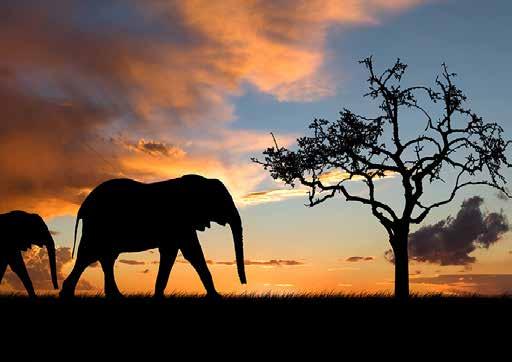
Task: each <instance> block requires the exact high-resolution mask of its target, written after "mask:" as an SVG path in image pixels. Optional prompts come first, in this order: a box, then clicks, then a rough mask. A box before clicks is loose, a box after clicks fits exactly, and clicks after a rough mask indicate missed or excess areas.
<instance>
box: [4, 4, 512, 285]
mask: <svg viewBox="0 0 512 362" xmlns="http://www.w3.org/2000/svg"><path fill="white" fill-rule="evenodd" d="M511 13H512V4H510V2H509V1H506V0H490V1H486V2H483V1H476V0H360V1H357V0H309V1H306V0H304V1H288V0H282V1H266V0H259V1H258V0H248V1H236V0H227V1H222V2H212V1H203V0H184V1H157V0H150V1H147V0H146V1H136V0H129V1H123V2H120V1H113V0H112V1H103V0H101V1H100V0H91V1H87V2H83V1H78V0H72V1H69V0H66V1H64V0H56V1H53V2H52V5H51V6H49V5H48V4H46V3H45V4H43V3H41V2H39V1H35V0H16V1H11V0H4V1H3V2H2V5H1V6H0V18H1V21H0V49H2V55H3V56H2V57H0V78H1V79H2V81H1V82H0V102H1V107H0V109H2V112H1V113H0V114H1V118H2V119H1V121H0V175H2V176H1V178H0V200H1V201H0V212H7V211H9V210H14V209H21V210H27V211H31V212H37V213H39V214H41V215H42V216H43V217H44V218H45V220H46V222H47V224H48V225H49V227H50V229H51V230H52V231H54V232H55V240H56V242H57V246H58V247H59V248H61V249H60V254H58V255H60V258H61V261H60V264H59V272H60V277H61V278H62V277H65V276H66V275H67V273H68V272H69V271H70V269H71V267H72V265H73V260H72V259H71V257H70V255H69V254H70V253H69V250H68V248H70V247H71V246H72V240H73V234H72V233H73V226H74V222H75V215H76V211H77V209H78V207H79V205H80V203H81V201H82V200H83V199H84V197H85V196H86V195H87V194H88V193H89V192H90V191H91V190H92V189H93V188H94V187H95V186H96V185H98V184H99V183H101V182H102V181H105V180H107V179H111V178H118V177H129V178H133V179H136V180H139V181H143V182H153V181H157V180H164V179H169V178H174V177H179V176H181V175H183V174H190V173H198V174H202V175H203V176H206V177H212V178H219V179H221V180H222V181H223V182H224V183H225V185H226V186H227V187H228V189H229V190H230V192H231V193H232V195H233V197H234V199H235V202H236V204H237V206H238V207H239V209H240V213H241V216H242V220H243V224H244V232H245V238H244V240H245V253H246V265H247V266H246V269H247V276H248V284H247V285H246V286H241V285H240V284H239V282H238V277H237V274H236V267H235V266H234V265H232V261H233V260H234V250H233V247H232V240H231V236H230V232H229V230H228V229H226V228H223V227H221V226H220V225H212V228H211V229H208V230H207V231H205V232H201V233H199V238H200V240H201V243H202V246H203V250H204V253H205V257H206V258H207V259H208V260H209V261H210V265H209V267H210V270H211V272H212V275H213V278H214V281H215V284H216V286H217V288H218V290H219V291H220V292H221V293H231V292H235V293H244V292H247V293H251V292H258V293H260V292H263V293H267V292H269V293H289V292H292V293H298V292H310V293H311V292H313V293H316V292H336V293H359V292H389V291H391V290H392V287H393V284H392V282H393V264H392V263H390V262H389V261H388V260H387V259H386V257H385V253H386V251H387V250H388V249H389V245H388V242H387V236H386V233H385V230H384V229H383V228H382V226H381V225H380V224H379V223H378V222H377V220H376V219H374V218H373V216H372V215H371V212H370V210H369V209H367V208H366V207H364V206H363V205H359V204H355V203H347V202H345V201H344V200H343V199H342V198H339V197H338V198H336V199H332V200H329V201H328V202H326V203H324V204H321V205H318V206H316V207H314V208H309V207H306V206H305V204H306V202H307V197H306V195H305V190H304V189H300V188H299V189H296V190H292V191H291V190H290V188H289V187H285V186H284V185H283V184H282V183H279V182H276V181H274V180H272V179H271V178H270V176H269V175H268V173H267V172H265V171H264V170H263V169H262V168H261V167H260V166H259V165H256V164H254V163H252V162H251V161H250V158H251V157H260V158H261V157H262V151H263V150H264V149H265V148H266V147H269V146H272V144H273V140H272V137H271V135H270V132H273V133H274V134H275V136H276V139H277V140H278V142H279V144H280V145H283V146H290V147H293V145H294V142H295V139H296V138H297V137H299V136H301V135H304V134H306V133H307V126H308V124H309V123H310V122H311V121H312V119H314V118H325V119H328V120H335V119H336V117H337V116H338V112H339V111H340V110H342V109H343V108H344V107H346V108H350V109H351V110H354V111H355V112H357V113H361V114H367V113H371V112H372V111H373V110H374V109H375V108H374V105H370V101H369V99H368V98H364V97H363V94H364V93H365V91H366V89H367V88H366V87H367V85H366V83H365V81H366V79H367V74H366V73H365V70H364V69H363V67H362V66H361V65H360V64H358V61H359V60H361V59H363V58H365V57H367V56H369V55H372V56H373V58H374V61H375V64H376V67H377V68H378V69H382V70H383V69H385V68H386V67H388V66H390V65H392V64H393V62H394V61H395V60H396V59H397V58H400V59H402V61H404V62H405V63H407V64H408V65H409V68H408V70H407V73H406V77H405V78H404V82H405V83H406V84H411V85H416V84H425V85H431V86H433V85H434V81H435V77H436V75H437V74H439V72H440V70H441V64H442V63H443V62H445V63H446V64H447V65H448V66H449V69H450V70H451V71H454V72H456V73H457V74H458V77H457V84H458V85H459V87H460V88H462V89H463V90H464V91H465V92H466V94H467V95H468V97H469V105H470V107H471V109H473V110H474V111H476V112H477V113H478V114H480V115H481V116H483V117H484V119H486V120H488V121H496V122H498V123H499V124H501V125H502V126H503V127H504V129H505V134H504V135H505V137H507V138H512V123H511V121H510V111H509V107H508V104H509V102H510V92H509V88H508V86H509V84H510V82H511V81H512V75H511V72H510V69H509V68H508V65H509V64H511V63H512V45H511V43H510V41H509V37H510V25H509V18H510V14H511ZM372 107H373V108H372ZM404 118H405V119H404V135H405V136H407V135H409V136H411V135H414V132H415V128H414V127H413V124H414V120H415V118H414V117H411V118H410V119H409V120H408V119H407V115H405V116H404ZM504 174H505V175H506V176H508V178H509V179H512V172H510V170H506V171H504ZM452 181H453V175H452ZM377 184H378V186H377V191H378V192H380V194H381V195H383V198H384V199H386V200H388V201H389V202H390V203H391V204H393V202H394V200H397V199H398V198H399V197H400V192H401V189H400V182H399V180H397V179H396V178H393V177H390V178H386V179H383V180H380V181H378V183H377ZM351 187H353V188H354V190H359V191H362V190H364V185H361V184H360V183H358V182H354V183H353V185H351ZM447 190H448V189H447V186H436V187H434V188H431V189H429V196H427V199H429V197H430V198H431V200H434V199H435V198H436V197H437V196H438V195H441V194H443V193H446V192H447ZM475 196H479V197H480V198H481V201H475V200H480V199H475ZM468 200H469V201H468ZM471 201H472V202H471ZM511 206H512V204H511V202H510V201H507V200H503V199H501V198H499V197H498V196H497V194H496V192H495V191H493V190H488V189H485V188H478V187H477V188H473V189H467V190H465V191H464V192H461V193H460V194H459V195H458V196H457V197H456V199H455V200H454V201H453V202H452V203H451V204H450V205H447V206H445V207H443V208H441V209H438V210H436V211H435V212H434V213H432V214H431V215H430V216H429V217H428V218H427V220H425V222H424V224H423V225H420V226H418V227H417V228H416V229H415V230H413V231H417V229H419V228H421V227H424V228H425V227H427V229H426V230H429V229H428V227H429V226H432V225H436V224H437V223H438V222H439V221H441V220H446V219H447V218H448V217H449V216H452V217H453V218H454V219H457V215H460V220H463V218H464V217H465V215H470V216H471V217H475V218H477V219H478V220H480V219H481V220H484V219H486V218H489V217H493V216H496V215H501V212H502V213H503V215H504V216H505V217H508V218H510V217H512V207H511ZM169 207H172V205H169ZM468 210H469V211H468ZM466 211H467V212H466ZM478 220H477V221H478ZM481 220H480V221H481ZM463 221H464V222H467V221H468V219H464V220H463ZM461 223H462V221H461ZM462 224H463V223H462ZM457 225H459V224H450V222H447V223H446V225H445V229H443V232H444V233H445V234H446V235H451V238H457V241H456V242H454V243H455V245H463V246H465V247H466V248H467V249H465V252H466V253H465V254H464V256H465V258H464V259H463V261H460V260H459V261H458V262H456V264H455V265H449V264H450V261H449V260H444V261H443V260H431V259H429V258H426V259H425V260H422V261H420V260H413V261H411V265H410V269H411V288H412V290H413V291H418V292H437V291H442V292H446V293H461V292H479V293H488V294H493V293H504V292H507V291H510V290H512V236H511V235H510V234H509V233H503V234H500V235H499V238H497V239H496V240H493V242H492V243H487V244H485V243H481V242H479V241H478V240H476V239H475V238H471V237H470V236H468V237H467V238H466V239H464V236H463V234H464V232H463V230H462V231H461V230H459V229H457V227H458V226H457ZM423 230H425V229H423ZM454 230H455V232H454ZM458 231H460V233H459V232H458ZM418 235H420V236H421V235H422V234H420V233H419V234H418ZM443 235H444V234H443ZM453 235H456V236H453ZM420 236H418V238H416V239H415V240H418V243H419V242H421V238H420ZM449 239H450V238H449ZM459 239H460V240H459ZM450 241H451V239H450V240H446V242H447V243H449V242H450ZM418 245H419V244H418ZM25 258H26V261H27V264H28V265H29V272H30V273H31V275H32V278H33V280H37V281H36V282H35V283H34V284H35V285H36V287H38V289H39V290H42V289H49V288H50V283H49V276H46V274H45V273H46V272H47V269H46V270H45V269H44V268H43V267H41V265H43V264H44V262H45V256H44V253H43V254H41V252H40V251H39V250H36V249H34V250H31V251H29V252H27V253H26V255H25ZM420 259H421V258H420ZM157 262H158V251H157V250H152V251H147V252H144V253H132V254H122V255H121V256H120V257H119V259H118V261H117V263H116V269H115V273H116V280H117V282H118V285H119V287H120V289H121V291H123V292H125V293H149V292H151V291H152V290H153V288H154V283H155V279H156V271H157V268H158V263H157ZM452 262H453V261H452ZM446 264H448V265H446ZM82 279H83V281H82V284H81V285H80V286H79V287H80V290H81V292H84V293H86V292H99V291H101V290H102V287H103V276H102V272H101V268H99V267H90V268H88V269H87V271H86V272H85V273H84V275H83V277H82ZM20 288H21V285H20V283H19V282H18V281H17V280H16V278H15V277H13V276H12V275H11V276H9V274H7V275H6V278H5V279H4V281H3V283H2V285H1V286H0V290H2V291H6V292H9V291H12V290H19V289H20ZM167 292H168V293H172V292H186V293H203V288H202V286H201V283H200V281H199V278H198V276H197V275H196V274H195V272H194V271H193V269H192V267H191V266H190V265H189V264H187V263H186V262H185V261H184V260H183V258H181V257H180V258H179V259H178V262H177V263H176V264H175V266H174V268H173V271H172V273H171V277H170V281H169V284H168V287H167Z"/></svg>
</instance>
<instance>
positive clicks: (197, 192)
mask: <svg viewBox="0 0 512 362" xmlns="http://www.w3.org/2000/svg"><path fill="white" fill-rule="evenodd" d="M182 182H183V196H184V198H185V200H184V205H186V206H185V209H186V210H185V215H184V216H185V217H186V220H188V221H189V222H191V223H192V225H191V226H192V227H193V228H194V229H196V230H199V231H205V230H206V228H210V227H211V221H212V215H211V209H212V207H211V206H212V205H211V197H212V195H211V192H212V190H209V189H208V188H209V187H210V186H209V182H208V179H206V178H204V177H202V176H198V175H185V176H183V177H182Z"/></svg>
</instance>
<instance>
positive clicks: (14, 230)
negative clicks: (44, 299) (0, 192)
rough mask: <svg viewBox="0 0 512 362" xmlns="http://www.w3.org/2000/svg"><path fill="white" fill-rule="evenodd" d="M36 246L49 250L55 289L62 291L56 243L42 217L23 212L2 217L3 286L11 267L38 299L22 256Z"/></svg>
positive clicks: (0, 261)
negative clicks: (5, 274)
mask: <svg viewBox="0 0 512 362" xmlns="http://www.w3.org/2000/svg"><path fill="white" fill-rule="evenodd" d="M32 244H34V245H37V246H40V247H43V246H45V247H46V249H47V251H48V260H49V262H50V272H51V278H52V282H53V286H54V287H55V289H58V288H59V285H58V283H57V267H56V263H55V242H54V241H53V237H52V235H51V233H50V231H49V230H48V227H47V226H46V224H45V222H44V221H43V219H42V218H41V216H39V215H37V214H30V213H27V212H25V211H19V210H16V211H11V212H8V213H6V214H0V282H1V281H2V278H3V276H4V273H5V270H6V269H7V265H9V266H10V267H11V270H12V271H13V272H14V273H16V274H17V275H18V277H19V278H20V279H21V281H22V283H23V285H24V286H25V289H26V290H27V292H28V294H29V295H30V296H31V297H35V295H36V294H35V292H34V287H33V286H32V281H31V280H30V276H29V274H28V272H27V268H26V267H25V263H24V261H23V256H22V255H21V251H23V250H27V249H30V247H31V246H32Z"/></svg>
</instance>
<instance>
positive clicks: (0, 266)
mask: <svg viewBox="0 0 512 362" xmlns="http://www.w3.org/2000/svg"><path fill="white" fill-rule="evenodd" d="M7 264H8V262H7V259H1V260H0V283H2V279H3V278H4V274H5V269H7Z"/></svg>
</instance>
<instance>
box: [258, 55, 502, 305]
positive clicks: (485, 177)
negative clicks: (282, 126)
mask: <svg viewBox="0 0 512 362" xmlns="http://www.w3.org/2000/svg"><path fill="white" fill-rule="evenodd" d="M360 63H361V64H363V65H364V66H365V68H366V69H367V71H368V73H369V78H368V84H369V91H368V93H367V94H365V97H366V96H368V97H370V98H371V99H373V100H376V101H377V102H378V103H377V104H378V110H379V111H378V113H379V115H378V116H376V117H374V118H371V117H364V116H360V115H357V114H355V113H353V112H351V111H350V110H348V109H344V110H343V111H342V112H340V118H339V119H338V120H337V121H335V122H329V121H327V120H324V119H315V120H314V121H313V122H312V123H311V125H310V126H309V128H310V129H311V130H312V133H313V135H312V136H310V137H302V138H299V139H298V140H297V142H298V147H297V149H296V150H289V149H286V148H283V147H279V146H278V144H277V142H276V141H275V138H274V143H275V146H274V147H270V148H268V149H267V150H266V151H264V152H263V154H264V161H260V160H258V159H256V158H253V159H252V161H254V162H256V163H259V164H261V165H263V166H264V168H265V169H266V170H268V171H269V172H270V174H271V176H272V177H273V178H274V179H281V180H283V181H284V182H285V183H286V184H289V185H291V186H292V187H294V186H295V184H296V183H297V182H300V183H301V184H302V185H305V186H307V187H308V188H309V204H308V205H309V206H315V205H317V204H319V203H321V202H323V201H325V200H327V199H330V198H332V197H334V196H335V195H336V194H341V195H343V196H344V197H345V199H346V200H347V201H355V202H360V203H363V204H365V205H368V206H369V207H371V210H372V214H373V215H374V216H375V217H376V218H377V219H378V220H379V222H380V223H381V224H382V225H383V226H384V228H385V229H386V231H387V233H388V235H389V242H390V244H391V247H392V249H393V252H394V259H395V296H396V297H397V298H404V299H405V298H408V296H409V266H408V261H409V260H408V237H409V233H410V229H411V225H412V224H420V223H421V222H423V221H424V220H425V218H426V217H427V216H428V215H429V213H430V212H431V211H432V210H433V209H434V208H437V207H440V206H443V205H446V204H448V203H450V202H451V201H452V200H453V199H454V198H455V196H456V194H457V193H458V191H460V190H461V189H463V188H465V187H467V186H472V185H485V186H490V187H492V188H495V189H497V190H499V191H500V192H501V193H503V194H504V195H507V197H511V196H510V194H509V192H508V190H507V189H506V187H505V185H506V180H505V178H504V176H503V174H502V173H501V170H502V169H503V168H504V167H510V166H511V164H510V163H509V162H508V161H507V158H506V155H505V152H506V150H507V148H508V146H509V145H510V143H511V141H505V140H504V139H503V137H502V134H503V129H502V127H500V126H499V125H498V124H497V123H486V122H484V121H483V120H482V118H481V117H479V116H478V115H476V114H475V113H474V112H473V111H471V110H470V109H469V108H466V107H465V103H466V100H467V99H466V96H465V95H464V94H463V92H462V91H461V90H460V89H459V88H457V86H456V85H455V84H454V82H453V81H454V77H455V76H456V74H454V73H450V72H448V69H447V67H446V65H445V64H443V65H442V73H441V74H440V76H438V77H437V78H436V81H435V83H436V87H435V88H430V87H426V86H413V87H408V88H403V87H402V86H401V82H402V77H403V75H404V73H405V71H406V68H407V65H406V64H404V63H402V62H401V61H400V59H398V60H397V61H396V63H395V64H394V65H393V66H392V67H391V68H389V69H387V70H385V71H384V72H383V73H381V74H378V73H376V72H375V70H374V65H373V60H372V58H371V57H369V58H366V59H364V60H362V61H360ZM420 100H422V101H425V102H426V103H427V105H429V106H430V107H433V106H436V105H437V106H442V112H441V111H440V112H439V115H438V116H437V117H434V116H433V115H432V110H431V109H429V110H428V109H427V107H426V106H424V105H422V103H423V102H420ZM404 110H407V113H404V112H403V111H404ZM410 111H414V112H419V116H420V117H414V118H408V121H409V122H414V119H420V120H421V119H424V123H422V124H421V129H420V132H418V133H416V135H415V136H414V138H412V139H410V140H404V139H402V136H401V131H402V130H401V128H400V126H401V122H402V121H401V120H402V118H404V115H407V116H409V115H410V114H411V113H409V112H410ZM417 115H418V114H414V116H417ZM416 122H417V121H416ZM420 122H423V121H420ZM402 125H403V123H402ZM445 169H449V170H450V171H451V172H454V171H455V174H454V175H453V176H452V177H450V179H449V180H448V179H447V178H446V177H445V173H446V172H443V170H445ZM334 170H338V171H341V173H338V174H339V175H343V176H342V177H340V179H337V180H336V181H335V182H326V181H325V180H326V179H327V178H328V177H327V176H328V175H332V172H333V171H334ZM390 174H393V175H395V176H396V177H400V178H401V181H402V183H401V184H402V187H403V192H404V200H403V204H402V205H403V206H401V207H400V209H401V210H396V207H395V208H393V207H392V206H390V205H389V204H386V203H385V202H383V201H379V200H378V199H377V197H376V190H375V181H376V179H378V178H382V177H384V176H388V175H390ZM354 179H361V180H362V181H363V182H364V183H365V184H366V186H367V189H368V193H367V195H364V196H360V195H356V194H354V193H351V192H350V191H349V190H348V189H347V187H346V186H347V184H346V182H347V181H350V180H354ZM438 182H443V183H448V182H449V183H450V190H451V192H450V193H449V194H448V195H446V196H445V197H444V198H443V199H441V200H439V201H436V202H434V203H429V204H427V203H426V202H425V201H424V200H422V197H423V196H424V193H425V186H426V185H427V184H436V183H438Z"/></svg>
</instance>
